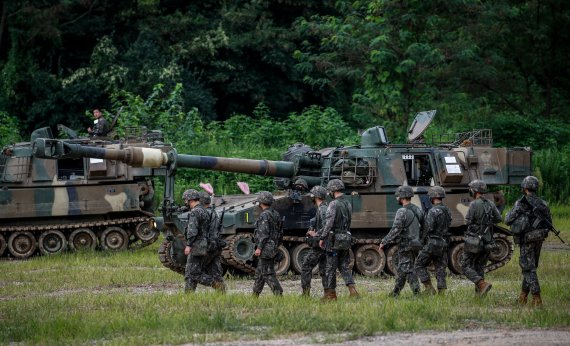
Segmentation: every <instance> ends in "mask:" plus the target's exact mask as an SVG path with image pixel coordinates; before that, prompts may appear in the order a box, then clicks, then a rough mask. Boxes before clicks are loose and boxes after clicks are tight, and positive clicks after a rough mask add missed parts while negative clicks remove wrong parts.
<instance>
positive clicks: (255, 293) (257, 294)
mask: <svg viewBox="0 0 570 346" xmlns="http://www.w3.org/2000/svg"><path fill="white" fill-rule="evenodd" d="M259 294H260V293H259V292H253V293H252V294H251V296H252V297H253V298H259Z"/></svg>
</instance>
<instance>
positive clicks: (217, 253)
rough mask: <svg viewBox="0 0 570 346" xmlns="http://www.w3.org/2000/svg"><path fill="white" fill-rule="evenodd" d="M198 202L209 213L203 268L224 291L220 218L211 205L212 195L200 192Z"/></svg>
mask: <svg viewBox="0 0 570 346" xmlns="http://www.w3.org/2000/svg"><path fill="white" fill-rule="evenodd" d="M200 203H201V204H202V205H203V206H204V209H206V212H207V213H208V215H209V224H210V226H209V229H208V253H207V254H206V258H205V260H204V270H205V272H206V273H207V274H208V275H211V276H212V277H213V278H214V281H216V282H220V283H221V284H222V285H221V286H222V287H221V291H222V292H225V291H226V285H225V283H224V272H223V270H222V249H223V248H224V246H225V245H226V244H224V243H225V241H224V240H222V239H221V238H220V234H219V230H220V218H219V217H218V213H216V211H215V210H214V208H212V207H211V203H212V197H210V194H208V193H207V192H202V193H200Z"/></svg>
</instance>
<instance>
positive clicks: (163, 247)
mask: <svg viewBox="0 0 570 346" xmlns="http://www.w3.org/2000/svg"><path fill="white" fill-rule="evenodd" d="M171 244H172V242H170V241H169V240H164V241H163V242H162V244H160V246H159V248H158V259H159V260H160V263H162V265H163V266H165V267H166V268H168V269H170V270H172V271H174V272H176V273H178V274H182V275H184V271H185V269H186V268H185V267H183V266H180V265H179V264H178V263H176V262H174V261H173V260H172V257H171V256H170V247H171Z"/></svg>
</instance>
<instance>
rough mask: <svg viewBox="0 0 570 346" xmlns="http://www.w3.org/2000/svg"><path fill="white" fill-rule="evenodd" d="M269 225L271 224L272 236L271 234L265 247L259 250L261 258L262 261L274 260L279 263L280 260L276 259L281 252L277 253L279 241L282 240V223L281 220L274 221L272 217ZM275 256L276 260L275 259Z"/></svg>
mask: <svg viewBox="0 0 570 346" xmlns="http://www.w3.org/2000/svg"><path fill="white" fill-rule="evenodd" d="M271 223H272V229H273V232H274V233H273V234H272V238H273V239H270V240H268V241H267V242H266V243H265V245H264V246H263V248H262V249H261V256H260V257H261V258H263V259H274V258H275V259H276V260H277V261H280V259H279V258H278V257H279V256H277V255H280V254H281V252H280V251H279V240H280V239H282V237H283V222H282V221H281V220H277V221H276V220H275V218H274V217H273V218H272V219H271ZM276 256H277V258H276Z"/></svg>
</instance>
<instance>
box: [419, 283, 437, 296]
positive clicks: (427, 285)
mask: <svg viewBox="0 0 570 346" xmlns="http://www.w3.org/2000/svg"><path fill="white" fill-rule="evenodd" d="M422 284H423V285H424V293H425V294H429V295H434V294H436V291H435V288H433V285H432V284H431V280H429V279H428V280H427V281H424V282H422Z"/></svg>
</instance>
